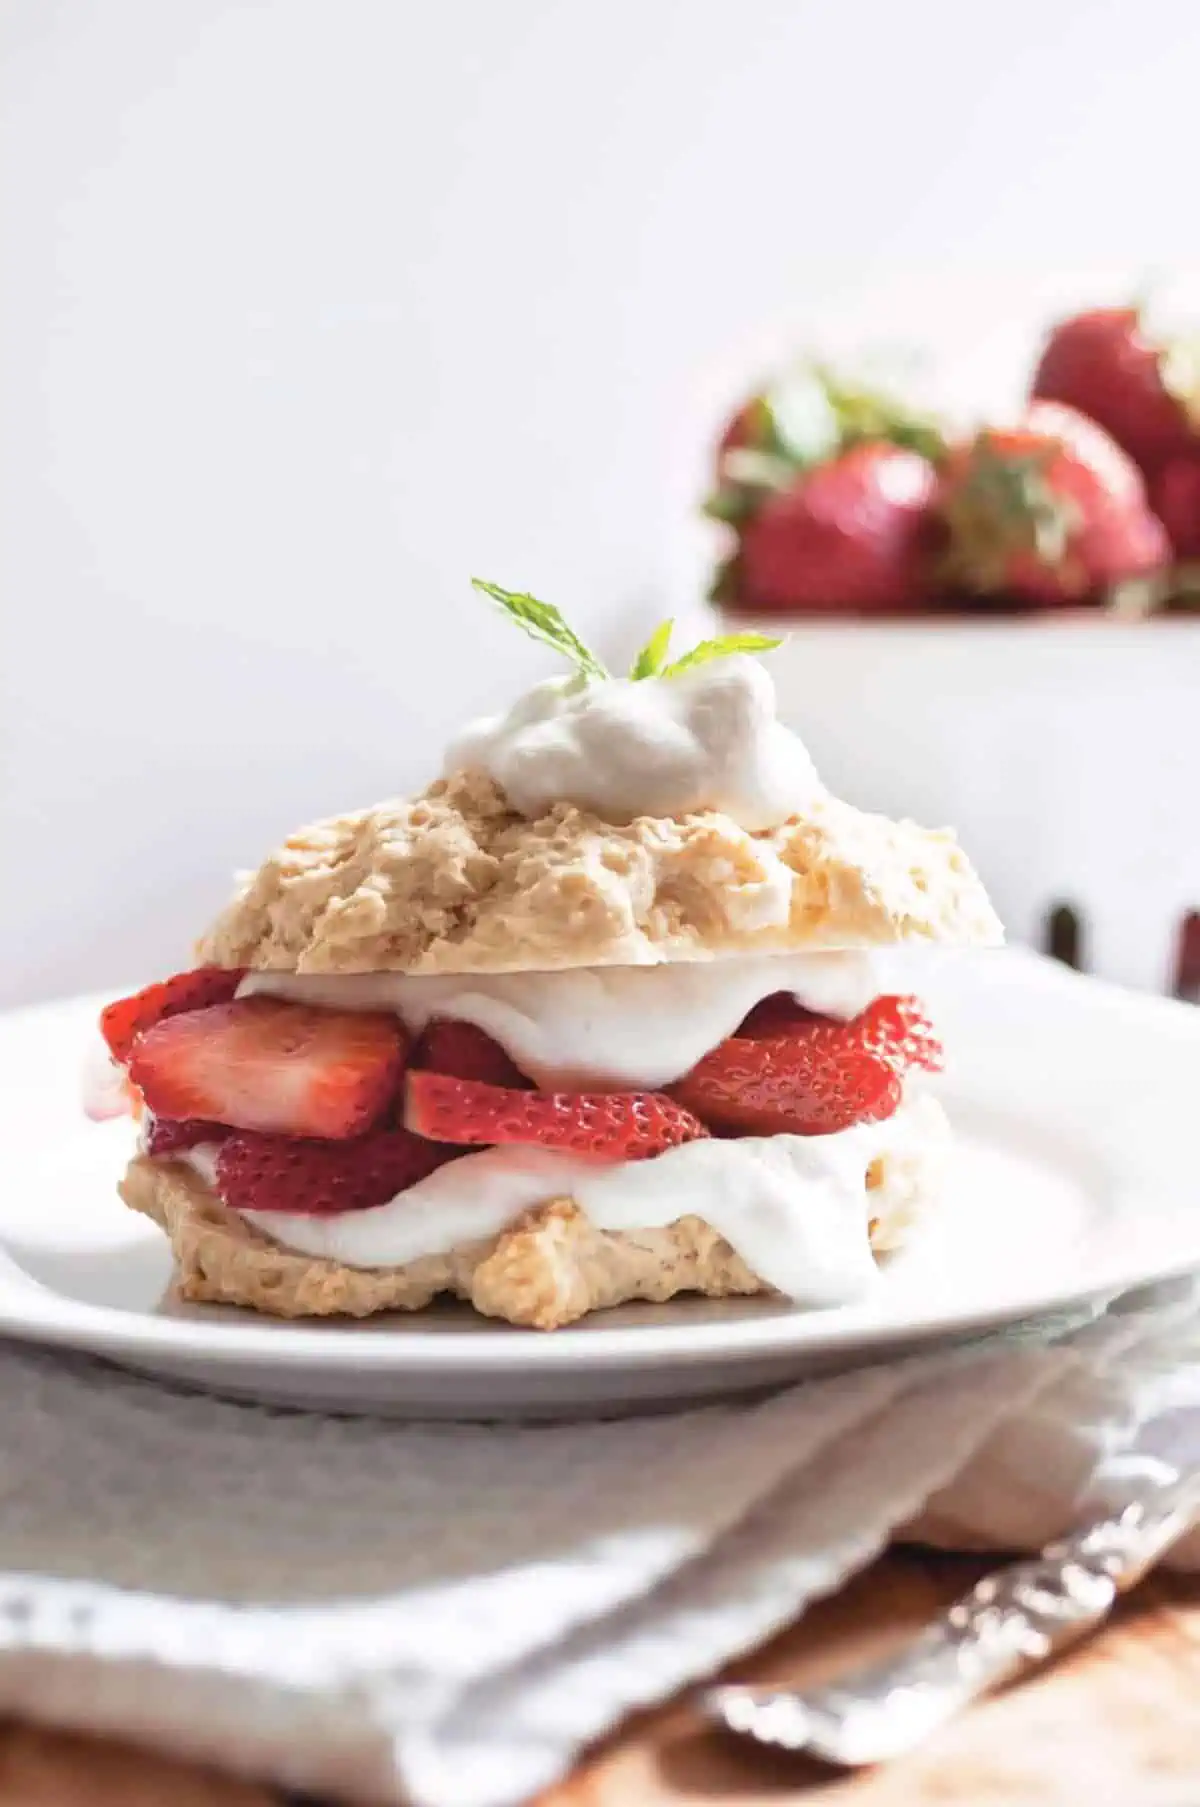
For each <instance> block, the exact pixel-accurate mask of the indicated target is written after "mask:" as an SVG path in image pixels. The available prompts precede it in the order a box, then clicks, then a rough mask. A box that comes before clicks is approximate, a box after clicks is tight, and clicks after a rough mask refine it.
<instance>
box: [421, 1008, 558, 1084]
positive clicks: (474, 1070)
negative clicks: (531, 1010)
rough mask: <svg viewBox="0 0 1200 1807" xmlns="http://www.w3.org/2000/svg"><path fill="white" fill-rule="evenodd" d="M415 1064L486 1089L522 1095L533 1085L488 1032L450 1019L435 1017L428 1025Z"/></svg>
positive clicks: (473, 1025)
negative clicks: (499, 1087)
mask: <svg viewBox="0 0 1200 1807" xmlns="http://www.w3.org/2000/svg"><path fill="white" fill-rule="evenodd" d="M412 1064H413V1066H415V1067H425V1068H428V1070H429V1071H430V1072H431V1073H447V1074H449V1075H450V1077H451V1078H453V1079H481V1080H483V1081H484V1083H485V1084H486V1085H507V1086H515V1087H516V1088H517V1090H518V1091H520V1090H525V1089H528V1088H529V1087H530V1086H532V1084H533V1081H532V1080H530V1079H526V1077H525V1075H524V1073H522V1072H521V1070H520V1068H519V1067H518V1066H517V1065H516V1064H515V1062H513V1061H511V1060H510V1059H509V1057H508V1055H507V1054H506V1053H505V1052H504V1049H503V1048H502V1047H501V1046H500V1043H499V1042H495V1041H493V1040H492V1038H491V1036H490V1035H489V1034H488V1033H487V1031H486V1030H484V1029H478V1028H476V1026H475V1024H474V1023H456V1022H452V1021H450V1019H449V1018H447V1017H435V1018H434V1020H433V1021H432V1022H431V1023H429V1024H427V1025H426V1027H425V1029H424V1030H423V1032H422V1034H421V1039H420V1041H419V1042H418V1043H417V1046H416V1050H415V1052H414V1054H413V1059H412Z"/></svg>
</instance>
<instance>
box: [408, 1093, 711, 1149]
mask: <svg viewBox="0 0 1200 1807" xmlns="http://www.w3.org/2000/svg"><path fill="white" fill-rule="evenodd" d="M404 1120H405V1122H406V1123H407V1124H408V1127H409V1128H410V1129H412V1130H415V1131H416V1132H417V1134H418V1135H422V1136H429V1137H431V1138H433V1139H435V1140H437V1141H440V1142H466V1143H470V1144H472V1145H474V1146H485V1147H487V1146H491V1145H493V1144H495V1143H500V1142H527V1143H534V1144H536V1145H537V1146H538V1147H539V1148H561V1149H564V1150H567V1151H568V1152H570V1153H572V1154H580V1155H585V1156H588V1157H590V1158H592V1159H595V1160H601V1161H642V1160H646V1159H647V1158H648V1157H649V1156H651V1155H656V1154H662V1153H663V1152H664V1151H665V1150H666V1149H668V1148H675V1147H676V1146H677V1145H678V1144H679V1143H680V1142H690V1141H692V1140H693V1139H694V1138H696V1137H697V1136H706V1135H707V1134H708V1131H707V1130H706V1129H705V1127H704V1125H703V1123H701V1122H699V1120H698V1119H697V1118H695V1117H694V1116H693V1115H692V1114H691V1112H690V1111H687V1110H683V1109H682V1108H681V1107H680V1106H679V1105H678V1104H676V1103H675V1102H674V1101H673V1100H672V1099H670V1098H668V1097H666V1095H665V1094H664V1093H662V1092H519V1091H514V1090H513V1089H511V1088H510V1087H506V1086H498V1085H483V1084H480V1083H478V1082H477V1081H474V1080H470V1079H452V1078H450V1077H449V1076H448V1075H446V1074H444V1073H420V1072H413V1071H410V1073H409V1075H408V1081H407V1090H406V1103H405V1110H404Z"/></svg>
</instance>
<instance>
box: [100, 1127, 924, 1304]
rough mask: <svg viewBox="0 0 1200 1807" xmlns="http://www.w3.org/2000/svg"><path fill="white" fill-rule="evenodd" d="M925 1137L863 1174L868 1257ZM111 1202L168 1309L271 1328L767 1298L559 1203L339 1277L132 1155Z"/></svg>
mask: <svg viewBox="0 0 1200 1807" xmlns="http://www.w3.org/2000/svg"><path fill="white" fill-rule="evenodd" d="M923 1110H924V1123H925V1127H926V1131H927V1133H926V1134H924V1135H923V1136H922V1138H921V1140H920V1141H919V1142H917V1143H914V1142H913V1141H912V1140H911V1138H910V1139H908V1140H906V1141H904V1142H903V1143H899V1144H898V1146H897V1149H896V1150H895V1151H894V1152H888V1151H887V1150H886V1149H885V1150H884V1151H883V1152H882V1153H881V1154H880V1155H878V1156H877V1157H876V1159H875V1160H874V1161H873V1162H872V1164H871V1167H870V1168H869V1169H868V1172H867V1176H866V1177H867V1188H868V1199H869V1201H870V1202H869V1205H868V1209H869V1212H870V1229H871V1243H872V1247H873V1248H875V1249H876V1250H877V1251H880V1252H882V1251H884V1250H889V1249H894V1248H897V1247H899V1246H900V1245H901V1244H902V1243H903V1242H904V1241H905V1239H906V1237H907V1235H908V1233H909V1231H910V1229H911V1227H912V1225H913V1223H914V1221H915V1220H916V1218H917V1217H918V1216H919V1215H921V1214H922V1213H923V1212H924V1210H925V1209H926V1208H927V1207H928V1206H929V1205H930V1204H931V1203H932V1202H933V1201H934V1199H935V1198H936V1195H937V1191H938V1186H939V1183H940V1178H941V1172H942V1167H943V1163H944V1156H945V1149H946V1140H947V1129H946V1123H945V1117H944V1114H943V1113H942V1111H941V1107H940V1106H939V1105H937V1104H936V1102H935V1101H934V1100H932V1099H929V1100H926V1102H925V1104H924V1107H923ZM121 1196H122V1198H123V1199H124V1200H125V1203H126V1204H127V1205H129V1207H130V1208H131V1209H132V1210H134V1211H140V1212H141V1213H142V1214H143V1215H144V1216H146V1217H149V1218H151V1219H152V1220H153V1221H154V1222H155V1223H157V1224H158V1225H159V1226H160V1227H161V1228H162V1229H163V1230H165V1231H166V1233H167V1236H168V1237H169V1238H170V1241H171V1247H172V1249H173V1251H174V1255H175V1265H176V1286H177V1289H178V1292H179V1294H180V1295H181V1297H183V1298H184V1299H187V1300H191V1301H196V1302H200V1301H204V1302H209V1303H216V1304H224V1305H245V1306H250V1307H252V1308H253V1309H254V1310H256V1311H261V1312H266V1313H269V1314H271V1315H272V1316H276V1317H284V1318H303V1317H327V1316H337V1315H343V1316H348V1317H369V1316H371V1315H372V1314H373V1313H375V1312H379V1311H420V1310H421V1309H422V1307H424V1306H426V1305H428V1304H429V1303H430V1301H431V1300H432V1299H434V1298H435V1297H437V1296H438V1295H439V1294H442V1293H449V1294H453V1295H455V1296H456V1297H458V1298H461V1299H466V1300H469V1302H470V1303H471V1304H472V1305H473V1306H474V1307H475V1309H476V1310H477V1311H479V1312H482V1313H483V1314H484V1315H485V1316H486V1317H492V1318H503V1319H505V1320H506V1321H507V1322H508V1323H510V1324H519V1325H525V1326H528V1327H531V1328H533V1329H537V1330H556V1329H559V1328H561V1327H562V1326H563V1325H564V1324H570V1323H573V1322H574V1321H575V1320H576V1319H578V1318H581V1317H584V1316H585V1315H586V1314H587V1313H588V1312H590V1311H599V1310H602V1309H603V1308H605V1307H606V1306H611V1305H621V1304H624V1303H626V1302H627V1301H630V1300H634V1299H653V1300H663V1299H670V1298H673V1297H674V1296H675V1294H676V1293H687V1292H694V1293H704V1294H706V1295H707V1296H708V1297H710V1298H725V1297H727V1296H729V1295H730V1294H735V1293H764V1292H768V1291H769V1290H770V1289H769V1288H768V1287H766V1286H765V1285H764V1284H763V1282H762V1281H761V1280H759V1279H758V1277H757V1276H756V1275H755V1274H753V1273H752V1272H751V1270H750V1269H749V1268H748V1267H747V1266H746V1264H745V1262H744V1261H742V1259H741V1258H740V1257H739V1256H738V1255H736V1254H735V1253H734V1251H733V1250H732V1249H731V1248H730V1246H729V1244H728V1243H727V1242H726V1241H724V1239H723V1238H722V1237H720V1236H718V1235H717V1233H716V1232H715V1230H713V1229H711V1228H710V1227H709V1225H708V1224H706V1223H704V1222H703V1221H702V1220H701V1219H700V1218H698V1217H683V1218H680V1219H679V1221H678V1222H677V1223H674V1224H671V1225H670V1226H669V1227H668V1228H666V1229H657V1230H638V1231H623V1232H620V1233H616V1232H610V1231H605V1230H599V1229H597V1228H596V1227H595V1225H594V1224H592V1223H591V1222H590V1221H589V1219H588V1218H587V1217H586V1215H585V1214H584V1212H583V1211H581V1210H580V1208H579V1206H578V1205H577V1204H576V1203H575V1202H574V1200H573V1199H570V1198H556V1199H552V1200H550V1201H548V1202H547V1203H546V1204H543V1205H539V1206H537V1207H536V1208H535V1209H534V1210H532V1211H529V1212H527V1213H526V1214H525V1215H524V1216H523V1217H522V1218H520V1219H519V1220H518V1221H517V1222H516V1223H514V1224H512V1225H511V1226H510V1227H509V1228H508V1229H507V1230H504V1231H502V1232H501V1234H500V1235H499V1236H495V1237H490V1238H488V1239H487V1240H485V1241H481V1242H474V1243H466V1244H463V1245H462V1246H461V1247H459V1248H456V1249H453V1250H451V1251H450V1252H449V1253H448V1254H445V1255H429V1256H424V1257H422V1258H421V1259H420V1260H418V1261H412V1262H409V1263H408V1264H406V1265H405V1266H403V1267H393V1268H369V1269H364V1268H351V1267H344V1266H342V1265H341V1264H340V1263H339V1262H335V1261H325V1260H321V1259H319V1258H318V1257H314V1256H310V1255H301V1254H296V1253H294V1252H293V1251H291V1250H288V1249H284V1248H281V1247H280V1246H279V1245H278V1244H276V1243H274V1242H272V1241H271V1240H270V1239H269V1237H267V1236H264V1235H263V1234H261V1232H260V1231H259V1230H257V1229H256V1228H254V1227H253V1226H252V1225H250V1224H248V1223H247V1222H246V1221H245V1219H244V1218H242V1217H241V1216H239V1215H238V1213H236V1212H234V1211H230V1210H229V1209H227V1207H226V1206H225V1205H223V1204H222V1203H221V1202H220V1200H219V1199H218V1198H217V1196H216V1194H215V1193H214V1192H213V1191H212V1190H211V1188H210V1187H209V1186H208V1185H207V1184H206V1183H205V1181H204V1180H203V1179H202V1178H201V1177H200V1176H199V1174H197V1173H195V1172H194V1171H193V1170H192V1169H191V1168H190V1167H187V1166H185V1165H184V1164H183V1163H182V1162H177V1161H162V1160H151V1159H148V1158H146V1157H145V1156H138V1157H137V1158H136V1159H135V1160H134V1161H132V1162H131V1163H130V1166H129V1169H128V1171H127V1172H126V1175H125V1178H124V1180H123V1181H122V1183H121Z"/></svg>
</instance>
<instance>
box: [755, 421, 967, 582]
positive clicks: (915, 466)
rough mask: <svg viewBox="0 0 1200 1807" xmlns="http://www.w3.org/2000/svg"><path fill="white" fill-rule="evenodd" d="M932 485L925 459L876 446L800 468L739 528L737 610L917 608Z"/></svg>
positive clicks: (924, 576) (924, 575) (924, 578)
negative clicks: (810, 466)
mask: <svg viewBox="0 0 1200 1807" xmlns="http://www.w3.org/2000/svg"><path fill="white" fill-rule="evenodd" d="M937 488H938V483H937V474H936V472H935V470H934V467H933V465H932V464H931V463H930V462H929V460H928V459H927V458H923V457H922V456H921V455H920V453H918V452H912V451H906V450H903V449H901V448H899V447H897V446H894V445H888V444H884V443H882V442H869V443H866V444H863V445H856V446H854V447H852V448H851V449H850V450H849V451H846V452H842V453H841V454H840V455H839V456H838V457H835V458H832V459H830V460H829V461H828V462H827V463H825V464H818V465H816V466H814V467H813V468H812V469H811V470H807V471H801V472H799V473H798V474H797V475H796V476H795V477H794V478H793V479H792V481H791V483H789V484H788V486H787V487H786V488H785V489H781V490H778V491H776V492H775V493H773V494H772V495H770V496H769V497H768V498H767V499H766V500H765V501H764V502H763V504H762V506H761V508H759V510H758V511H757V513H755V514H754V515H752V516H751V518H750V519H749V520H748V521H747V522H746V523H745V525H744V526H743V528H742V533H741V544H740V548H739V551H738V555H737V561H736V567H735V570H736V579H735V582H736V595H735V597H734V599H733V600H734V603H735V606H737V607H739V608H744V609H746V610H749V611H751V612H753V613H763V614H790V613H797V614H843V613H845V614H891V613H898V612H903V611H905V610H910V609H917V608H920V607H922V606H923V605H924V603H925V602H926V600H927V597H928V593H929V552H930V546H931V540H930V526H931V508H932V504H933V501H934V499H935V496H936V494H937Z"/></svg>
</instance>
